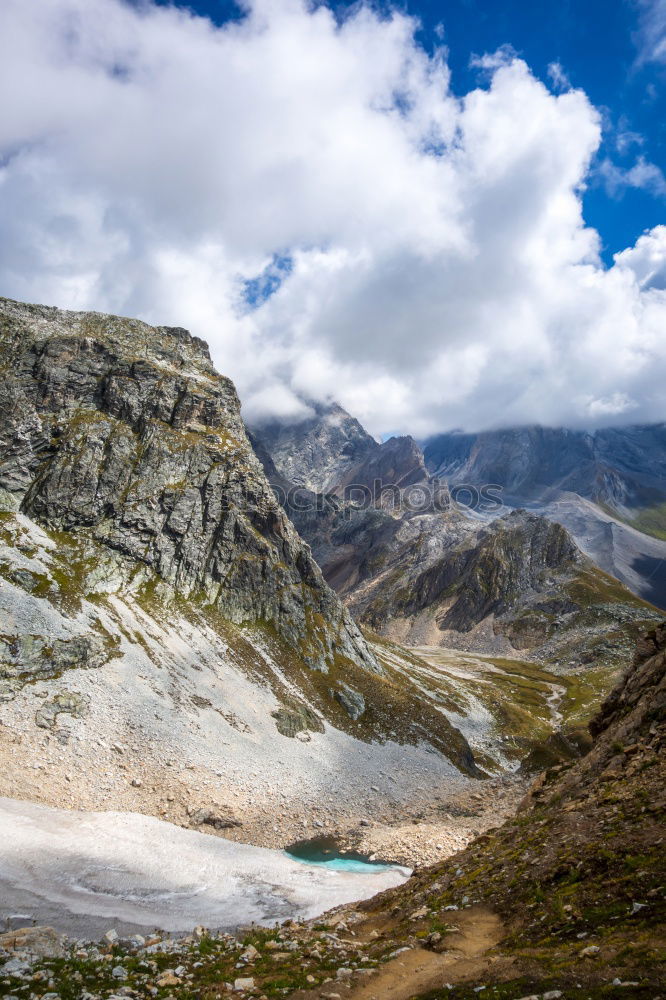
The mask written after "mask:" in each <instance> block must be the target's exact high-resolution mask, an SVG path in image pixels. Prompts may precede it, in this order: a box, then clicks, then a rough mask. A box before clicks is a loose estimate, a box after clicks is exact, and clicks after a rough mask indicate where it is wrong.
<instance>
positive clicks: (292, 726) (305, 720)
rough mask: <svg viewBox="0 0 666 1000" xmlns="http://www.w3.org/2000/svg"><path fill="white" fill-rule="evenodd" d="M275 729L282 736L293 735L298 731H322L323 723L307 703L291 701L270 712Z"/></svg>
mask: <svg viewBox="0 0 666 1000" xmlns="http://www.w3.org/2000/svg"><path fill="white" fill-rule="evenodd" d="M272 716H273V718H274V719H275V725H276V727H277V731H278V732H279V733H281V734H282V736H289V737H294V736H297V735H298V733H306V732H315V733H323V731H324V725H323V723H322V721H321V719H320V718H319V716H318V715H317V714H316V713H315V712H313V711H312V709H311V708H309V706H308V705H303V704H299V703H297V702H293V703H292V704H290V705H289V706H288V707H283V708H278V709H277V710H276V711H275V712H273V713H272Z"/></svg>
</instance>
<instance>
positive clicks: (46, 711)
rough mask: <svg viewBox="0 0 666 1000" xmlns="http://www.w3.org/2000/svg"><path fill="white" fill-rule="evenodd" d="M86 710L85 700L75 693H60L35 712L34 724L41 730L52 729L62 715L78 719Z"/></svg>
mask: <svg viewBox="0 0 666 1000" xmlns="http://www.w3.org/2000/svg"><path fill="white" fill-rule="evenodd" d="M85 710H86V699H85V698H84V697H83V695H81V694H79V693H78V692H77V691H62V692H58V694H54V696H53V697H52V698H49V699H48V701H45V702H44V704H43V705H42V706H41V708H38V709H37V711H36V712H35V723H36V724H37V725H38V726H39V727H40V728H41V729H54V728H55V725H56V722H57V720H58V716H59V715H61V714H62V713H66V714H67V715H71V716H73V717H74V718H75V719H80V718H81V716H82V715H83V714H84V712H85Z"/></svg>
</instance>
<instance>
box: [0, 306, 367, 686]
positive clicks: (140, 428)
mask: <svg viewBox="0 0 666 1000" xmlns="http://www.w3.org/2000/svg"><path fill="white" fill-rule="evenodd" d="M0 349H1V351H2V362H3V379H2V383H1V385H0V454H1V455H2V461H1V462H0V491H2V493H1V494H0V495H2V496H3V497H4V502H5V504H6V505H9V506H13V507H14V509H20V510H21V511H22V512H23V513H25V514H27V515H29V516H30V517H32V518H34V519H35V520H37V521H39V522H40V523H42V524H44V525H46V526H48V527H49V528H50V529H51V530H53V529H55V530H56V531H58V530H59V531H66V532H68V533H74V534H76V535H77V536H78V537H80V538H81V539H83V541H84V542H85V539H86V538H87V539H90V540H93V541H94V542H95V543H101V544H102V545H103V546H105V547H106V548H107V549H109V550H110V551H111V552H112V553H113V554H114V556H116V557H117V566H118V568H119V569H118V571H119V574H120V576H121V577H122V576H123V574H124V576H125V581H124V582H125V583H127V582H128V580H134V581H137V580H140V578H141V573H142V567H144V568H146V569H148V570H152V571H153V573H156V574H157V575H158V576H159V577H160V578H161V580H163V581H164V582H165V583H166V584H168V585H169V586H170V587H172V588H173V590H174V592H176V593H178V594H180V595H182V596H184V597H187V598H190V599H195V600H199V601H201V602H204V603H205V604H208V605H213V606H215V608H216V609H217V610H219V612H220V613H221V614H222V615H223V616H224V617H225V618H227V619H228V620H229V621H231V622H234V623H237V624H240V623H245V622H259V623H261V622H265V623H267V624H268V625H270V626H271V627H272V628H273V629H274V630H276V631H277V633H278V634H279V636H280V637H281V639H282V640H284V641H285V642H286V643H287V644H288V646H290V647H291V648H292V649H293V650H294V651H295V652H296V653H297V655H298V657H299V659H300V660H301V661H302V662H304V663H306V664H307V665H308V666H310V667H311V668H313V669H317V670H327V669H328V667H329V666H330V665H332V664H333V662H334V661H335V660H336V658H339V657H343V658H347V659H348V660H351V661H353V662H354V663H356V664H360V665H362V666H364V667H367V668H368V669H370V670H377V669H379V668H378V666H377V663H376V661H375V659H374V657H373V655H372V654H371V653H370V652H369V650H368V648H367V647H366V645H365V642H364V640H363V638H362V636H361V635H360V632H359V631H358V629H357V627H356V626H355V624H354V623H353V621H352V619H351V618H350V616H349V615H348V613H347V612H346V611H345V610H344V609H343V607H342V606H341V604H340V602H339V601H338V599H337V597H336V596H335V595H334V594H333V593H332V591H330V590H329V588H328V587H327V586H326V584H325V583H324V581H323V578H322V576H321V573H320V571H319V568H318V567H317V565H316V563H315V562H314V560H313V559H312V556H311V554H310V551H309V549H308V547H307V546H306V545H304V544H303V542H302V541H301V539H300V538H299V537H298V535H297V534H296V532H295V530H294V529H293V528H292V526H291V524H290V522H289V521H288V519H287V518H286V517H285V515H284V513H283V512H282V510H281V508H280V507H279V505H278V504H277V502H276V500H275V498H274V496H273V493H272V491H271V489H270V487H269V486H268V483H267V482H266V479H265V477H264V474H263V471H262V469H261V466H260V464H259V462H258V461H257V459H256V457H255V455H254V453H253V451H252V449H251V447H250V445H249V443H248V440H247V437H246V435H245V430H244V427H243V423H242V420H241V417H240V408H239V403H238V398H237V396H236V392H235V390H234V387H233V385H232V383H231V382H230V381H229V380H228V379H226V378H224V377H223V376H221V375H218V374H217V373H216V372H215V370H214V369H213V367H212V364H211V362H210V358H209V355H208V350H207V348H206V345H205V344H204V343H203V342H201V341H199V340H197V339H196V338H193V337H191V336H190V335H189V334H188V333H187V332H186V331H184V330H181V329H173V328H166V327H159V328H153V327H149V326H147V325H146V324H143V323H140V322H138V321H135V320H127V319H120V318H118V317H113V316H104V315H99V314H93V313H71V312H63V311H60V310H56V309H50V308H45V307H40V306H26V305H23V304H19V303H15V302H11V301H8V300H0ZM90 571H91V576H94V566H91V567H90ZM106 575H107V576H109V577H110V576H112V575H113V574H106Z"/></svg>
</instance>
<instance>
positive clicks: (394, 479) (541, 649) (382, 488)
mask: <svg viewBox="0 0 666 1000" xmlns="http://www.w3.org/2000/svg"><path fill="white" fill-rule="evenodd" d="M292 434H293V435H294V436H296V437H297V435H298V430H297V429H293V431H292ZM307 435H308V437H311V436H316V437H318V439H319V440H321V439H322V437H323V435H317V434H316V430H315V428H314V427H313V426H312V425H310V426H309V427H308V428H307ZM253 440H254V441H255V447H256V448H257V449H258V452H257V453H258V454H259V456H260V458H261V459H262V461H263V463H264V469H265V471H266V474H267V476H268V479H269V481H271V482H272V483H274V484H275V485H276V487H279V488H280V491H281V496H282V497H283V499H284V497H285V492H286V493H288V490H289V484H288V481H286V480H285V477H284V476H283V475H282V474H281V473H280V472H278V471H277V470H276V468H275V465H276V463H274V460H273V457H272V456H271V454H270V450H269V447H267V442H266V441H265V440H263V439H262V438H261V437H260V436H259V437H258V438H257V436H256V435H255V437H254V438H253ZM298 447H299V455H300V456H301V461H302V458H303V455H304V453H305V452H304V449H303V448H302V447H300V445H299V446H298ZM280 457H281V459H282V468H283V469H284V468H287V467H288V463H287V462H286V461H285V457H284V456H283V455H282V456H280ZM318 458H319V460H320V461H321V459H322V456H321V455H319V456H318ZM326 465H327V467H328V468H329V469H330V468H331V464H330V462H327V463H326ZM303 478H308V479H309V480H310V481H312V478H313V477H312V476H310V475H308V473H307V470H305V474H304V477H303ZM330 482H331V485H332V486H334V488H335V489H336V490H337V491H338V492H337V495H335V496H331V495H328V496H327V497H323V496H322V495H321V494H317V493H315V492H314V491H308V490H306V489H305V488H302V489H301V490H300V491H299V492H298V493H297V495H296V497H295V498H294V497H293V494H292V496H291V499H288V500H287V501H286V503H285V507H286V510H287V513H288V514H289V516H290V517H291V519H292V521H293V523H294V525H295V527H296V528H297V530H298V532H299V533H300V534H301V536H302V537H303V538H304V539H305V540H306V541H307V542H308V543H309V544H310V546H311V548H312V553H313V555H314V557H315V559H316V560H317V562H318V563H319V565H320V567H321V569H322V571H323V573H324V577H325V579H326V580H327V582H328V583H329V584H330V585H331V586H332V587H334V588H335V589H336V590H337V592H338V593H339V594H340V596H341V597H343V599H344V601H345V603H346V604H347V606H348V607H349V608H350V609H351V611H352V613H353V615H354V617H355V618H356V619H357V621H359V622H361V623H363V624H366V625H368V626H370V627H371V628H372V629H374V630H375V631H376V632H379V633H380V634H381V635H383V636H388V637H390V638H393V639H398V640H400V641H407V642H409V643H410V644H415V645H428V646H436V645H443V646H457V647H459V648H463V649H466V650H471V651H477V652H484V653H494V654H504V655H516V653H517V652H520V654H521V655H527V654H529V655H530V656H531V657H534V658H537V659H541V660H542V661H543V662H545V663H549V664H551V665H553V666H555V667H557V666H558V665H559V664H561V663H566V664H567V665H568V666H571V665H574V666H576V665H589V664H594V663H602V662H603V664H604V665H605V666H606V667H608V668H609V669H611V670H612V667H613V665H614V664H617V663H618V662H619V660H620V659H621V658H622V657H623V656H625V655H626V653H627V650H628V649H629V648H630V646H631V644H632V643H633V641H634V639H635V631H636V627H635V625H634V621H635V619H637V618H639V619H640V620H641V625H643V624H646V623H648V622H649V621H651V620H654V618H655V616H658V612H657V611H656V610H655V609H654V608H652V607H650V606H649V605H647V604H645V603H643V602H642V601H641V600H639V599H638V598H636V597H635V596H634V595H632V594H631V593H630V592H629V591H628V590H626V589H625V588H624V587H623V586H621V584H619V583H618V582H617V581H616V580H613V579H612V577H610V576H607V575H606V574H605V573H604V572H602V571H600V570H599V569H598V568H597V567H596V566H595V565H594V563H593V562H592V560H591V559H589V558H588V557H586V555H585V554H584V553H583V552H581V550H580V549H579V547H578V546H577V545H576V542H575V540H574V538H573V537H572V535H571V534H570V533H569V531H568V530H567V529H566V528H565V527H563V526H562V525H561V524H560V523H557V521H556V520H549V519H547V518H546V517H543V516H540V515H539V513H538V512H525V511H519V510H516V511H513V512H511V510H510V509H508V508H507V507H504V508H502V509H500V510H499V513H500V514H503V515H504V516H495V517H494V519H493V517H490V516H488V515H484V514H480V513H478V512H475V513H474V515H472V514H470V513H469V512H467V511H465V510H461V509H460V508H459V507H457V506H456V505H455V504H454V503H453V502H452V498H451V496H450V494H449V493H448V491H447V490H446V487H445V485H443V484H442V482H441V481H438V480H437V479H436V478H433V477H431V476H429V474H428V470H427V469H426V467H425V464H424V461H423V456H422V453H421V451H420V448H419V446H418V445H417V444H416V442H415V441H414V440H413V439H412V438H409V437H404V438H392V439H390V440H389V441H387V442H385V443H384V444H382V445H376V446H375V447H374V448H372V449H371V450H370V451H369V454H367V455H366V456H365V458H364V459H362V460H361V461H360V462H359V463H358V464H357V465H355V466H351V467H349V468H348V469H347V470H346V471H344V473H342V474H341V476H340V478H339V479H338V480H337V481H333V480H330ZM351 483H353V484H355V486H356V489H355V491H354V493H353V495H351V496H350V497H347V498H345V492H344V487H345V486H348V485H349V484H351ZM285 486H286V491H285ZM364 491H365V492H364ZM421 491H423V493H424V495H426V496H429V497H435V496H436V497H437V500H438V503H437V505H436V506H435V505H434V504H432V503H430V504H427V505H426V506H423V507H422V506H420V505H418V504H416V505H415V504H414V503H413V502H412V501H413V500H414V498H415V497H418V495H419V493H420V492H421ZM435 491H437V492H436V493H435ZM581 502H582V501H581ZM590 506H593V505H590ZM626 530H630V529H626ZM636 534H638V533H637V532H636ZM641 537H645V536H641ZM650 541H651V540H650ZM655 544H660V543H655ZM610 632H612V633H613V634H614V636H615V648H614V649H613V650H612V651H611V647H610V646H609V644H608V643H607V642H606V641H605V639H606V637H607V635H608V634H609V633H610Z"/></svg>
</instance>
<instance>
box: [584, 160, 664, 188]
mask: <svg viewBox="0 0 666 1000" xmlns="http://www.w3.org/2000/svg"><path fill="white" fill-rule="evenodd" d="M599 173H600V174H601V176H602V177H603V179H604V183H605V185H606V189H607V191H608V193H609V194H611V195H617V194H619V193H621V192H622V190H623V189H624V188H628V187H631V188H643V190H645V191H649V192H651V194H653V195H657V196H661V197H663V196H665V195H666V177H664V173H663V171H662V170H661V168H660V167H658V166H657V164H656V163H651V162H650V161H649V160H646V159H645V157H644V156H639V157H638V159H637V160H636V162H635V163H634V165H633V166H632V167H629V168H627V169H624V168H622V167H618V166H617V164H615V163H613V162H612V160H610V159H608V158H606V159H604V160H602V161H601V163H600V164H599Z"/></svg>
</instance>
